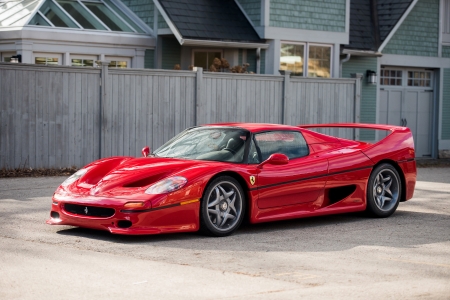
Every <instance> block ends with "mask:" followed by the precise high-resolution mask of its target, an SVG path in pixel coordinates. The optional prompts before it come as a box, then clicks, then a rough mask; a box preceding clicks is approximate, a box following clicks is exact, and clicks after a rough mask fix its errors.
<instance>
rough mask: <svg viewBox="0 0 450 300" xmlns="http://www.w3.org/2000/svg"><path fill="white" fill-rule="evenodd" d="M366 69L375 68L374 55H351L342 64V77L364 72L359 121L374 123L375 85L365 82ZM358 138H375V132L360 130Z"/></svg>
mask: <svg viewBox="0 0 450 300" xmlns="http://www.w3.org/2000/svg"><path fill="white" fill-rule="evenodd" d="M367 70H374V71H376V70H377V58H376V57H357V56H356V57H355V56H354V57H352V58H351V59H350V60H349V61H348V62H346V63H344V64H343V65H342V77H344V78H350V77H351V74H355V73H361V74H364V77H363V80H362V82H361V83H362V84H361V113H360V122H362V123H375V122H376V115H377V85H371V84H367V81H366V80H365V79H366V77H365V75H366V71H367ZM360 138H361V139H362V140H366V141H370V140H374V139H375V132H374V131H369V130H361V131H360Z"/></svg>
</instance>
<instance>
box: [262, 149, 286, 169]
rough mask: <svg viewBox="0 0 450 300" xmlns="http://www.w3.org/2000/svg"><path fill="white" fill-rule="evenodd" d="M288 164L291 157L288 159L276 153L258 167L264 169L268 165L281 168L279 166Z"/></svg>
mask: <svg viewBox="0 0 450 300" xmlns="http://www.w3.org/2000/svg"><path fill="white" fill-rule="evenodd" d="M288 163H289V157H287V156H286V155H285V154H282V153H274V154H272V155H271V156H269V158H268V159H266V160H265V161H263V162H262V163H260V164H259V165H258V168H259V169H262V167H263V166H264V165H266V164H269V165H276V166H279V165H287V164H288Z"/></svg>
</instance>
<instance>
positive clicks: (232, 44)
mask: <svg viewBox="0 0 450 300" xmlns="http://www.w3.org/2000/svg"><path fill="white" fill-rule="evenodd" d="M180 44H181V45H184V46H209V47H222V48H242V49H256V48H261V49H267V48H269V44H263V43H251V42H225V41H211V40H194V39H181V42H180Z"/></svg>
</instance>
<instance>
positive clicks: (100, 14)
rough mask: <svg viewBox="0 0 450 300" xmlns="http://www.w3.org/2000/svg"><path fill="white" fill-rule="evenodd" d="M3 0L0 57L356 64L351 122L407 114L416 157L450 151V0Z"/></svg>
mask: <svg viewBox="0 0 450 300" xmlns="http://www.w3.org/2000/svg"><path fill="white" fill-rule="evenodd" d="M2 3H3V4H0V40H1V41H0V52H1V58H2V61H7V60H8V59H10V57H12V56H13V55H17V54H20V55H21V60H22V62H27V63H47V64H49V63H50V64H51V63H58V64H63V65H86V66H92V65H94V64H95V60H109V61H112V63H111V67H127V68H129V67H132V68H155V69H174V68H181V69H184V70H188V69H189V68H190V67H192V66H197V67H203V68H204V69H209V68H210V67H211V65H212V64H213V62H214V58H225V59H226V60H227V61H228V63H229V65H230V67H232V66H236V65H238V66H240V65H242V64H244V63H248V64H249V66H248V69H247V71H249V72H254V73H257V74H273V75H278V74H279V70H289V71H291V73H292V74H293V75H294V76H306V77H318V78H339V77H344V78H345V77H352V76H358V77H361V76H362V95H361V108H360V111H359V112H357V113H359V117H360V120H361V122H366V123H387V124H395V125H403V126H408V127H410V128H411V129H412V131H413V133H414V138H415V143H416V152H417V153H416V155H417V157H438V156H439V157H450V0H390V1H387V0H329V1H317V0H220V1H219V0H122V1H120V0H99V1H96V2H90V1H85V0H76V1H75V0H73V1H69V0H34V1H33V0H19V1H8V0H7V1H6V2H2ZM19 15H20V17H19ZM105 16H106V17H105ZM83 17H84V18H83ZM108 17H109V18H108ZM357 74H359V75H357ZM361 138H362V139H364V140H369V141H373V140H375V139H376V138H379V136H377V135H376V134H375V133H373V132H368V131H367V132H362V133H361Z"/></svg>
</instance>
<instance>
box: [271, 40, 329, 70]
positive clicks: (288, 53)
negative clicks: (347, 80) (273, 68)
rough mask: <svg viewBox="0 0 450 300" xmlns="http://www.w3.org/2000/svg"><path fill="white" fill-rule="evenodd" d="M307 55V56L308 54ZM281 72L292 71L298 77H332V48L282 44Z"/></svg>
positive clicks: (307, 44) (306, 44)
mask: <svg viewBox="0 0 450 300" xmlns="http://www.w3.org/2000/svg"><path fill="white" fill-rule="evenodd" d="M306 53H307V54H306ZM280 70H285V71H291V72H292V74H294V75H297V76H304V74H308V77H322V78H329V77H330V76H331V46H327V45H314V44H309V43H305V44H292V43H282V44H281V53H280Z"/></svg>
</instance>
